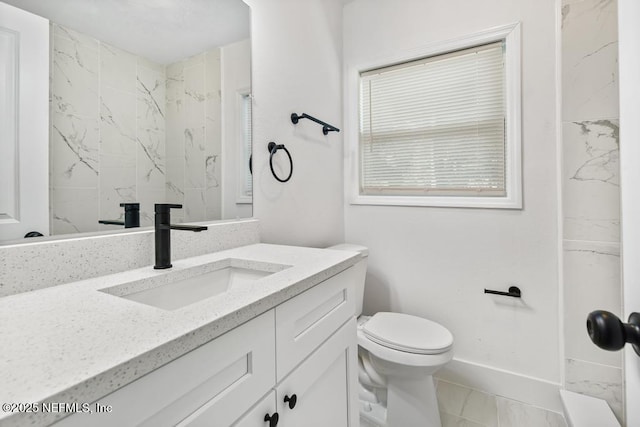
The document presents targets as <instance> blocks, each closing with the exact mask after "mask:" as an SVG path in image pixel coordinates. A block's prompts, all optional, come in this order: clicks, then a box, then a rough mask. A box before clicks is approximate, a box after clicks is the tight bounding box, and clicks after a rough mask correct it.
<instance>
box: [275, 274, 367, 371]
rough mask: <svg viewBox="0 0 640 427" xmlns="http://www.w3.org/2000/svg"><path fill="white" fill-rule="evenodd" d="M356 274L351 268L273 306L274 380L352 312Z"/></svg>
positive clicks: (316, 345) (336, 327) (335, 328)
mask: <svg viewBox="0 0 640 427" xmlns="http://www.w3.org/2000/svg"><path fill="white" fill-rule="evenodd" d="M356 276H357V273H356V269H355V268H354V267H350V268H348V269H347V270H345V271H343V272H341V273H339V274H337V275H335V276H333V277H331V278H330V279H327V280H325V281H324V282H322V283H320V284H318V285H316V286H315V287H313V288H311V289H309V290H308V291H306V292H303V293H302V294H300V295H298V296H296V297H294V298H292V299H290V300H289V301H286V302H285V303H283V304H281V305H279V306H277V307H276V309H275V310H276V349H277V351H276V354H277V357H276V363H277V365H276V375H277V381H280V380H282V379H283V378H284V377H285V376H286V375H287V374H288V373H289V372H291V371H292V370H293V368H295V367H296V366H297V365H298V364H299V363H300V362H302V361H303V360H304V359H305V358H306V357H307V356H308V355H309V354H311V353H312V352H313V351H314V350H315V349H316V348H318V347H319V346H320V344H322V343H323V342H324V341H325V340H326V339H327V338H329V337H330V336H331V334H333V333H334V332H335V331H337V330H338V329H339V328H340V326H342V325H343V324H344V323H345V322H346V321H347V320H348V319H349V318H350V317H353V316H354V315H355V306H356V305H355V299H354V298H355V291H354V285H353V284H354V283H355V282H354V280H356Z"/></svg>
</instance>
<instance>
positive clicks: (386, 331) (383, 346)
mask: <svg viewBox="0 0 640 427" xmlns="http://www.w3.org/2000/svg"><path fill="white" fill-rule="evenodd" d="M328 249H333V250H345V251H352V252H358V253H359V254H360V256H361V260H360V261H358V262H357V263H356V265H354V267H353V268H356V269H357V270H358V272H359V274H358V281H357V283H354V285H355V287H356V292H355V295H356V316H359V317H358V366H359V373H358V380H359V387H360V390H359V391H360V392H359V396H360V420H361V425H362V426H363V427H364V426H367V427H369V426H373V427H441V422H440V414H439V412H438V403H437V399H436V393H435V387H434V383H433V377H432V375H433V373H435V372H436V371H437V370H438V369H440V368H441V367H442V366H444V365H445V364H446V363H447V362H449V361H450V360H451V358H452V357H453V336H452V335H451V333H450V332H449V331H448V330H447V329H446V328H445V327H443V326H441V325H439V324H438V323H436V322H433V321H430V320H428V319H424V318H421V317H417V316H411V315H408V314H403V313H389V312H380V313H376V314H375V315H373V316H371V317H369V316H361V314H362V301H363V297H364V279H365V276H366V269H367V257H368V250H367V248H365V247H363V246H357V245H350V244H341V245H336V246H332V247H330V248H328Z"/></svg>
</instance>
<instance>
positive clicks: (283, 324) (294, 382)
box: [56, 268, 358, 427]
mask: <svg viewBox="0 0 640 427" xmlns="http://www.w3.org/2000/svg"><path fill="white" fill-rule="evenodd" d="M353 270H354V269H353V268H348V269H347V270H345V271H343V272H341V273H339V274H337V275H335V276H333V277H331V278H329V279H327V280H325V281H324V282H322V283H320V284H318V285H316V286H314V287H313V288H311V289H309V290H307V291H305V292H303V293H301V294H299V295H297V296H295V297H293V298H291V299H290V300H288V301H285V302H284V303H282V304H280V305H278V306H276V307H275V308H273V309H271V310H269V311H268V312H266V313H264V314H262V315H260V316H258V317H256V318H254V319H252V320H250V321H249V322H247V323H245V324H243V325H241V326H239V327H237V328H235V329H233V330H231V331H229V332H227V333H225V334H224V335H222V336H220V337H218V338H216V339H214V340H213V341H211V342H209V343H207V344H204V345H203V346H201V347H199V348H197V349H195V350H193V351H191V352H189V353H187V354H186V355H184V356H182V357H180V358H178V359H176V360H174V361H172V362H170V363H168V364H166V365H164V366H162V367H160V368H159V369H156V370H155V371H152V372H151V373H149V374H147V375H145V376H143V377H141V378H139V379H138V380H136V381H134V382H132V383H130V384H128V385H126V386H124V387H122V388H120V389H118V390H117V391H115V392H113V393H111V394H109V395H107V396H105V397H104V398H102V399H99V400H98V402H99V403H100V404H101V405H111V406H112V407H113V412H111V413H109V414H96V413H93V414H75V415H72V416H70V417H68V418H65V419H63V420H61V421H60V422H58V423H57V424H56V426H57V427H72V426H86V425H92V426H113V425H121V426H134V425H135V426H154V427H157V426H174V425H178V426H182V427H186V426H189V427H198V426H208V427H210V426H216V427H225V426H231V425H233V426H235V427H254V426H255V427H275V426H276V425H277V426H279V427H287V426H289V427H301V426H305V427H314V426H318V427H320V426H322V427H326V426H331V427H357V426H358V408H357V407H356V406H355V405H356V404H357V390H356V385H357V343H356V320H355V317H354V313H355V301H354V291H353V289H352V285H351V283H353V274H354V271H353ZM294 395H295V397H294ZM285 398H287V402H285ZM292 399H295V404H293V401H292ZM276 413H277V415H275V414H276ZM265 416H268V417H267V419H266V420H265ZM273 417H276V418H277V419H278V422H277V423H275V420H273V419H272V418H273ZM270 419H272V420H271V421H269V420H270Z"/></svg>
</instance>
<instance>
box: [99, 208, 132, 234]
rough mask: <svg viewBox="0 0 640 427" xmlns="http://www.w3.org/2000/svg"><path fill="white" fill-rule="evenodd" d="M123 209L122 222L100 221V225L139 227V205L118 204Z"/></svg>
mask: <svg viewBox="0 0 640 427" xmlns="http://www.w3.org/2000/svg"><path fill="white" fill-rule="evenodd" d="M120 207H123V208H124V221H119V220H110V219H101V220H99V221H98V222H99V223H100V224H109V225H124V228H134V227H140V203H120Z"/></svg>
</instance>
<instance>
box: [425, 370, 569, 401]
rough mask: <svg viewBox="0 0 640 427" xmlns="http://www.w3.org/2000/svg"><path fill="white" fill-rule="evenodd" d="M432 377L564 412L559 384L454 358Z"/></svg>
mask: <svg viewBox="0 0 640 427" xmlns="http://www.w3.org/2000/svg"><path fill="white" fill-rule="evenodd" d="M435 376H436V377H437V378H439V379H442V380H444V381H448V382H451V383H455V384H460V385H462V386H466V387H469V388H473V389H476V390H479V391H484V392H486V393H490V394H494V395H496V396H501V397H505V398H507V399H511V400H517V401H519V402H522V403H525V404H527V405H531V406H537V407H539V408H543V409H546V410H548V411H553V412H559V413H562V412H563V411H562V401H561V400H560V388H561V385H560V383H554V382H551V381H547V380H543V379H540V378H534V377H529V376H526V375H522V374H518V373H515V372H510V371H505V370H502V369H498V368H493V367H490V366H485V365H480V364H477V363H473V362H469V361H466V360H460V359H455V358H454V359H453V360H452V361H451V362H449V363H448V364H447V365H445V366H444V367H443V368H442V369H440V370H439V371H438V372H437V373H436V375H435Z"/></svg>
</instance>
